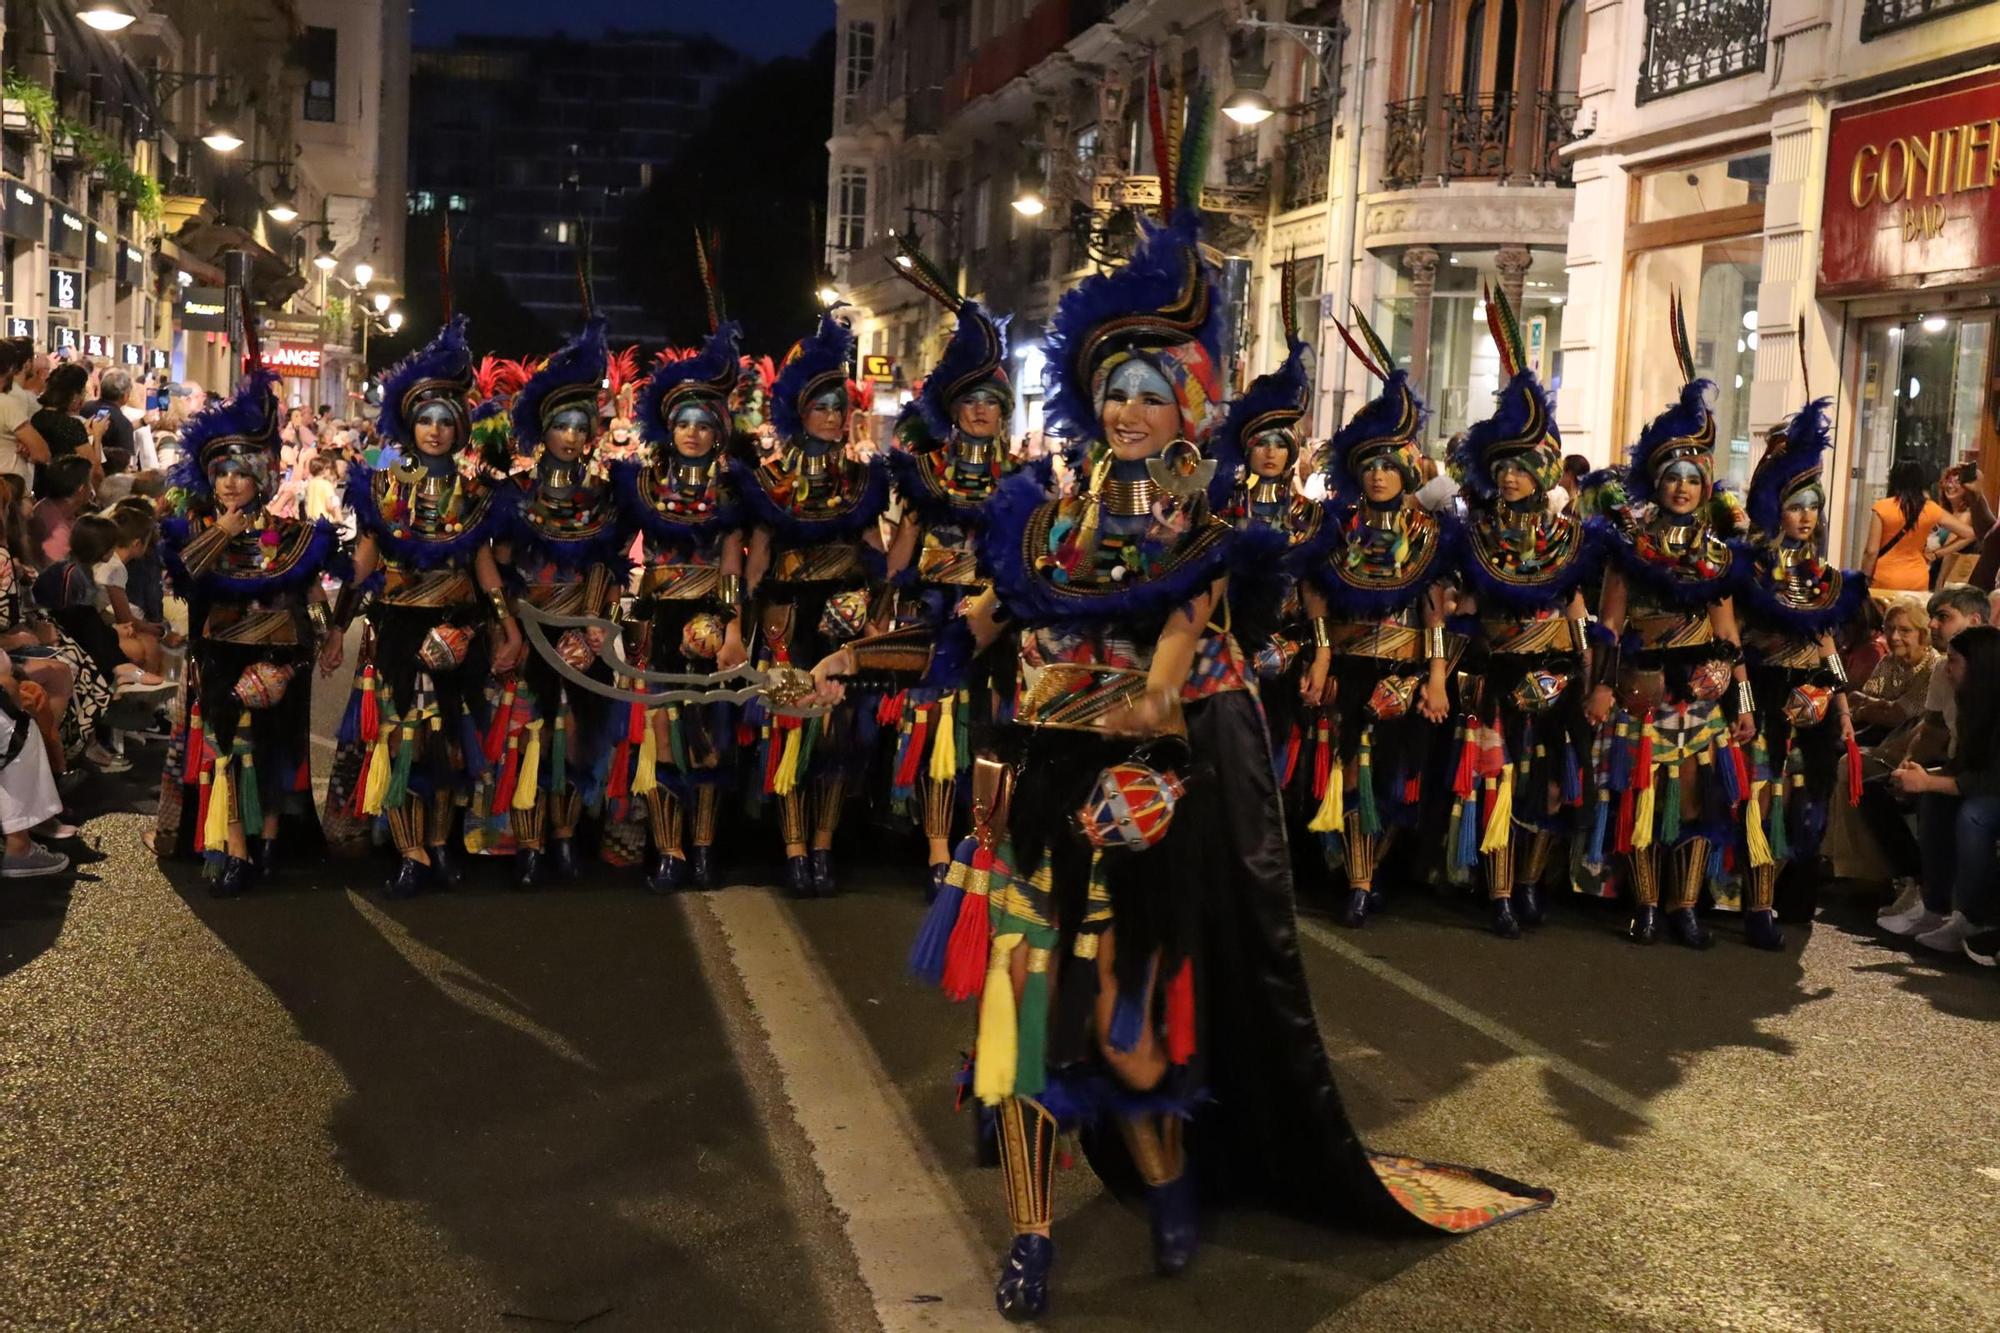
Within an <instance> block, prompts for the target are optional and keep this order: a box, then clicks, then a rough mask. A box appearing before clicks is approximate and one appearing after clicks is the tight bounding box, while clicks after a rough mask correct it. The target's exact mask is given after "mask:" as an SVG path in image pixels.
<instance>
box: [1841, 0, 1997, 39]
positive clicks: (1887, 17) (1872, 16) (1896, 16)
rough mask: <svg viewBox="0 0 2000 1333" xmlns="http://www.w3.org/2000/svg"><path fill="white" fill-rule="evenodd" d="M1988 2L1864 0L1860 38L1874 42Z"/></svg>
mask: <svg viewBox="0 0 2000 1333" xmlns="http://www.w3.org/2000/svg"><path fill="white" fill-rule="evenodd" d="M1987 3H1989V0H1861V40H1862V41H1864V42H1872V41H1874V40H1875V39H1876V38H1877V37H1880V36H1881V35H1882V34H1884V33H1889V32H1899V31H1901V30H1902V29H1904V28H1908V27H1912V26H1914V25H1916V24H1919V23H1927V22H1929V21H1930V20H1931V19H1934V18H1942V17H1944V16H1945V15H1946V14H1956V13H1958V12H1959V11H1960V10H1962V9H1973V8H1976V7H1978V6H1980V5H1983V4H1987Z"/></svg>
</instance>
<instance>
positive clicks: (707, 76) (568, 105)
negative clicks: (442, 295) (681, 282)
mask: <svg viewBox="0 0 2000 1333" xmlns="http://www.w3.org/2000/svg"><path fill="white" fill-rule="evenodd" d="M748 67H749V61H748V60H746V58H745V57H743V56H742V55H740V54H739V53H737V52H736V51H734V50H732V49H730V48H729V47H727V46H723V45H722V44H720V43H718V42H716V41H714V40H712V39H710V38H706V37H699V36H693V37H690V36H683V35H681V34H678V33H671V32H619V31H615V30H614V31H611V32H607V33H606V34H605V35H604V36H603V37H602V38H599V39H595V40H581V39H573V38H568V37H561V36H554V37H503V36H493V37H481V36H460V37H459V38H458V39H457V40H456V41H455V42H454V43H453V44H452V45H451V46H448V47H434V48H429V49H420V50H418V51H416V52H415V53H414V55H413V58H412V80H411V96H410V198H409V206H410V221H411V230H412V235H413V237H421V236H424V235H429V236H431V237H432V238H433V239H434V238H435V237H436V235H437V232H438V224H439V222H440V221H441V219H440V217H439V215H440V214H441V213H443V212H444V211H445V210H449V211H450V215H451V221H452V235H453V237H454V243H455V246H456V249H455V250H454V257H453V260H452V268H453V272H454V275H466V274H468V271H474V272H479V273H483V274H485V275H487V276H489V277H491V278H495V279H497V280H499V281H500V282H501V283H503V284H504V285H505V287H506V288H507V290H508V293H509V294H510V295H511V296H512V297H513V298H514V299H515V300H516V301H518V302H519V303H520V304H521V305H522V306H523V307H525V308H526V309H527V310H528V311H529V312H531V313H532V314H533V315H535V316H536V317H537V318H538V319H539V320H540V321H541V322H542V323H543V324H545V325H546V326H547V327H548V329H549V330H551V331H552V332H554V333H556V334H557V335H559V336H561V335H566V334H568V333H569V332H571V331H573V330H574V329H575V327H576V326H577V324H578V322H579V320H580V319H581V317H582V307H581V302H580V300H579V296H578V289H577V254H578V232H579V227H580V226H581V227H584V228H587V229H588V230H589V231H590V233H591V237H592V241H591V247H590V254H591V290H592V295H593V297H594V300H595V303H596V308H597V310H598V311H599V312H600V313H601V314H603V315H605V316H606V317H607V318H608V319H609V320H610V330H609V336H610V340H611V344H612V346H614V347H618V346H623V345H626V344H629V343H642V344H650V345H657V344H660V343H663V342H664V341H665V340H666V334H665V330H664V329H663V328H662V327H660V326H659V321H658V320H656V319H653V318H651V317H649V316H648V315H647V314H646V313H645V311H644V310H643V309H642V307H641V306H640V304H639V301H638V299H637V297H636V295H635V294H633V293H631V292H629V291H627V290H625V289H624V284H623V283H622V282H621V280H620V274H619V271H618V262H617V260H618V249H619V230H620V228H621V226H622V225H623V222H624V217H625V212H626V209H627V207H628V206H629V204H630V203H631V202H632V201H633V200H634V199H636V198H637V197H638V195H639V192H640V191H642V190H643V189H645V187H646V186H647V184H648V183H649V182H651V181H652V179H653V177H654V174H655V173H656V172H660V171H663V170H665V168H666V164H667V163H668V162H670V161H671V160H672V159H673V156H674V153H675V151H676V150H677V149H678V147H679V146H680V144H681V142H682V140H684V139H685V138H686V137H687V136H688V135H689V134H690V133H692V132H693V131H694V130H696V129H697V128H699V127H700V126H701V124H702V123H703V121H704V119H705V118H706V116H707V114H708V108H709V106H710V104H711V103H712V102H713V101H714V99H715V95H716V93H717V92H718V90H720V89H721V87H722V86H723V85H724V84H726V83H728V82H729V81H730V80H732V79H734V78H736V77H738V76H739V75H741V74H742V73H743V72H744V71H745V70H746V69H747V68H748ZM675 253H676V255H677V256H678V254H679V251H678V250H677V251H676V252H675ZM422 254H423V251H422V250H421V249H417V248H414V245H413V252H412V259H411V266H412V268H414V267H416V266H417V265H419V264H421V263H422V262H423V259H422ZM459 280H461V279H460V278H459V277H456V276H455V285H457V282H458V281H459ZM519 350H520V351H522V352H530V351H539V350H545V349H536V348H522V349H519Z"/></svg>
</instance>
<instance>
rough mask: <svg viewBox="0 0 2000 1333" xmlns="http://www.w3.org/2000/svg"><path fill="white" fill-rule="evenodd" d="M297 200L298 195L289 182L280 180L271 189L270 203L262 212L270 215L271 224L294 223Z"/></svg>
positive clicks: (297, 214) (297, 211) (296, 214)
mask: <svg viewBox="0 0 2000 1333" xmlns="http://www.w3.org/2000/svg"><path fill="white" fill-rule="evenodd" d="M297 198H298V193H297V191H295V190H294V189H293V188H292V183H291V181H290V180H288V179H284V178H280V179H279V181H278V183H277V184H276V185H274V186H272V187H271V202H270V204H269V205H268V206H267V207H266V208H265V209H264V211H265V212H266V213H268V214H269V215H270V217H271V221H273V222H293V221H296V220H297V219H298V216H299V210H298V205H297V203H296V202H295V201H296V200H297Z"/></svg>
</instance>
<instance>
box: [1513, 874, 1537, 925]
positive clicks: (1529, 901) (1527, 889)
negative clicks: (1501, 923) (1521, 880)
mask: <svg viewBox="0 0 2000 1333" xmlns="http://www.w3.org/2000/svg"><path fill="white" fill-rule="evenodd" d="M1514 913H1515V915H1517V916H1519V917H1520V918H1521V924H1522V925H1524V926H1539V925H1541V924H1542V886H1541V885H1539V884H1516V885H1515V886H1514Z"/></svg>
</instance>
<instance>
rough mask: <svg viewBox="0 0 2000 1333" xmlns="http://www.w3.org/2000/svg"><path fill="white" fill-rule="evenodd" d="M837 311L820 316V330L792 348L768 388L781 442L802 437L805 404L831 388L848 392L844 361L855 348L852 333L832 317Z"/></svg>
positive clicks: (772, 418)
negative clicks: (773, 382) (774, 380)
mask: <svg viewBox="0 0 2000 1333" xmlns="http://www.w3.org/2000/svg"><path fill="white" fill-rule="evenodd" d="M840 308H841V307H840V306H839V305H836V306H834V307H833V309H832V310H828V311H827V312H826V313H824V314H822V315H821V316H820V317H819V330H818V331H817V332H816V333H814V334H813V335H812V336H811V337H810V338H801V339H799V340H798V341H797V342H795V343H793V344H792V350H791V351H789V352H787V353H786V354H785V364H784V366H783V367H782V368H780V369H779V371H778V379H777V382H776V383H775V384H773V385H772V386H771V424H772V425H774V426H776V427H777V428H778V434H779V436H780V437H782V438H784V439H787V440H795V439H797V438H798V437H799V436H801V435H803V434H805V429H806V404H807V403H809V402H811V401H812V400H813V399H814V398H817V397H819V395H821V394H823V393H825V392H826V391H827V390H828V389H831V388H836V387H837V388H839V389H840V391H841V392H842V393H843V394H845V393H846V392H847V357H848V353H849V352H850V351H851V350H852V349H853V347H854V333H853V331H852V330H850V329H849V328H848V327H847V325H845V324H843V323H841V322H840V320H839V319H838V318H837V317H836V316H835V314H834V311H835V310H839V309H840Z"/></svg>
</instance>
